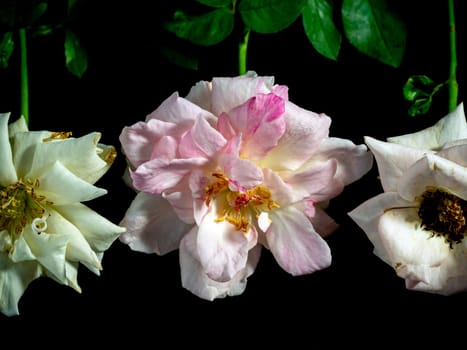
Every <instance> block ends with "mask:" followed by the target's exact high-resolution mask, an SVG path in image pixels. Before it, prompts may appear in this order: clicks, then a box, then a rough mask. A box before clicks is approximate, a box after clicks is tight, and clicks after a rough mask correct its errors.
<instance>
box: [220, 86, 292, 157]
mask: <svg viewBox="0 0 467 350" xmlns="http://www.w3.org/2000/svg"><path fill="white" fill-rule="evenodd" d="M284 111H285V102H284V100H283V99H282V98H281V97H279V96H276V95H274V94H272V93H270V94H258V95H256V96H254V97H252V98H250V99H249V100H248V101H247V102H246V103H244V104H242V105H239V106H237V107H235V108H234V109H232V110H231V111H229V112H228V113H227V114H225V113H223V114H222V115H221V116H220V118H219V122H218V127H219V129H220V131H221V132H225V133H226V134H224V136H225V137H227V138H229V137H231V136H232V135H231V133H232V131H233V132H234V133H235V134H238V133H241V134H242V138H243V141H242V147H241V156H242V157H243V158H248V159H252V160H258V159H261V158H263V157H264V156H265V155H266V154H267V153H268V152H269V151H270V150H271V149H272V148H274V147H275V146H276V145H277V143H278V141H279V139H280V138H281V136H282V135H283V133H284V131H285V119H284Z"/></svg>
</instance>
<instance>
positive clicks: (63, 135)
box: [42, 131, 72, 142]
mask: <svg viewBox="0 0 467 350" xmlns="http://www.w3.org/2000/svg"><path fill="white" fill-rule="evenodd" d="M71 135H72V132H71V131H56V132H53V133H52V134H51V135H50V136H49V137H46V138H44V139H42V142H48V141H53V140H64V139H67V138H69V137H70V136H71Z"/></svg>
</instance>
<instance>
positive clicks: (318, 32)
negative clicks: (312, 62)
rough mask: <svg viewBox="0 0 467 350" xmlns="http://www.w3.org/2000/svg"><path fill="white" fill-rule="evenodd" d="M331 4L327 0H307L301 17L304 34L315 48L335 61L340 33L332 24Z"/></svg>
mask: <svg viewBox="0 0 467 350" xmlns="http://www.w3.org/2000/svg"><path fill="white" fill-rule="evenodd" d="M333 5H334V4H333V3H332V2H330V1H328V0H308V1H307V2H306V4H305V7H304V8H303V11H302V19H303V28H304V29H305V34H306V36H307V37H308V39H309V40H310V42H311V45H313V47H314V48H315V50H316V51H318V52H319V53H320V54H321V55H323V56H324V57H327V58H329V59H331V60H334V61H336V60H337V56H338V55H339V50H340V47H341V43H342V35H341V33H340V32H339V31H338V30H337V28H336V26H335V24H334V20H333Z"/></svg>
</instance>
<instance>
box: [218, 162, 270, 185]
mask: <svg viewBox="0 0 467 350" xmlns="http://www.w3.org/2000/svg"><path fill="white" fill-rule="evenodd" d="M219 164H220V166H221V168H222V170H223V171H224V174H225V175H226V176H227V177H228V178H229V180H230V181H231V182H233V183H235V184H237V185H238V186H239V187H240V188H245V189H250V188H253V187H255V186H258V185H260V184H261V183H262V182H263V172H262V171H261V169H260V168H259V167H258V166H257V165H256V164H254V163H252V162H250V161H249V160H246V159H240V158H238V157H237V156H235V155H233V154H223V155H222V156H221V157H220V158H219Z"/></svg>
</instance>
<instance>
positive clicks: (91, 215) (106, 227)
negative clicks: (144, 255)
mask: <svg viewBox="0 0 467 350" xmlns="http://www.w3.org/2000/svg"><path fill="white" fill-rule="evenodd" d="M54 208H55V210H56V211H57V212H59V213H60V214H61V215H62V216H63V217H64V218H65V219H66V220H67V221H69V222H72V223H73V224H74V225H75V226H76V228H77V229H78V230H79V231H80V232H81V234H82V235H83V236H84V238H85V239H86V241H87V242H88V243H89V245H90V246H91V248H92V249H93V250H94V251H99V252H103V251H105V250H107V249H108V248H109V247H110V245H111V244H112V243H113V242H114V241H115V239H117V237H118V236H119V235H120V234H122V233H123V232H125V228H124V227H121V226H117V225H115V224H113V223H112V222H110V221H109V220H107V219H106V218H104V217H103V216H101V215H99V214H98V213H96V212H95V211H94V210H92V209H90V208H88V207H87V206H85V205H83V204H81V203H73V204H69V205H62V206H54Z"/></svg>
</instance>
